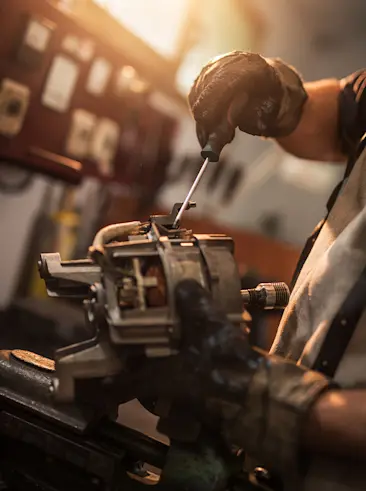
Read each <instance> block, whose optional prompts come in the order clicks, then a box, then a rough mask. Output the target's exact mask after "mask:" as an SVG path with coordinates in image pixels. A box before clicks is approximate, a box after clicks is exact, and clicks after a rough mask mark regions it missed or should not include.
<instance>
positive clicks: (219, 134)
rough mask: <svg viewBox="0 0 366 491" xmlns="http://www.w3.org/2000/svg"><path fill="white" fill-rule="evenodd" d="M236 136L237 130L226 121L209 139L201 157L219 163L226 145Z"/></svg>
mask: <svg viewBox="0 0 366 491" xmlns="http://www.w3.org/2000/svg"><path fill="white" fill-rule="evenodd" d="M234 135H235V128H233V126H231V125H230V123H229V122H228V121H227V119H225V120H224V121H223V122H222V123H221V124H220V125H219V126H218V127H217V128H216V130H215V131H214V132H213V133H211V134H210V135H209V137H208V140H207V143H206V145H205V146H204V147H203V149H202V151H201V156H202V158H204V159H207V158H208V160H209V161H210V162H218V161H219V158H220V154H221V152H222V149H223V148H224V146H225V145H227V144H228V143H230V142H231V141H232V139H233V138H234Z"/></svg>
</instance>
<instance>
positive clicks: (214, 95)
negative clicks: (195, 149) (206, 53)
mask: <svg viewBox="0 0 366 491" xmlns="http://www.w3.org/2000/svg"><path fill="white" fill-rule="evenodd" d="M306 99H307V94H306V91H305V89H304V86H303V83H302V81H301V78H300V76H299V75H298V74H297V73H296V71H295V70H294V69H293V68H291V67H290V66H289V65H287V64H285V63H284V62H282V61H281V60H278V59H270V58H263V57H262V56H260V55H258V54H255V53H246V52H244V51H233V52H232V53H228V54H226V55H223V56H221V57H218V58H215V59H213V60H212V61H210V62H209V63H208V64H207V65H206V66H204V67H203V69H202V70H201V73H200V74H199V76H198V77H197V79H196V81H195V82H194V84H193V87H192V89H191V91H190V94H189V97H188V100H189V105H190V107H191V110H192V113H193V116H194V119H195V120H196V130H197V136H198V140H199V142H200V144H201V146H202V147H203V146H204V145H205V144H206V143H207V139H208V135H209V134H211V133H213V132H215V131H217V128H227V130H226V131H227V138H226V140H227V143H230V141H231V140H232V139H233V138H234V128H236V127H239V129H240V130H241V131H244V132H246V133H250V134H252V135H259V136H264V137H281V136H287V135H289V134H290V133H292V131H293V130H294V129H295V128H296V126H297V124H298V123H299V121H300V118H301V113H302V108H303V105H304V103H305V101H306ZM227 123H229V124H227ZM221 138H222V136H221Z"/></svg>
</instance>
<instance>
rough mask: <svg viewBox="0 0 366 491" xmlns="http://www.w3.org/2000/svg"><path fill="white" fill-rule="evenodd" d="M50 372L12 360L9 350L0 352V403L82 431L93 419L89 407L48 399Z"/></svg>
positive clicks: (50, 383) (94, 412)
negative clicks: (57, 402) (58, 402)
mask: <svg viewBox="0 0 366 491" xmlns="http://www.w3.org/2000/svg"><path fill="white" fill-rule="evenodd" d="M52 381H53V373H48V372H45V371H43V370H41V369H38V368H36V367H32V366H30V365H28V364H26V363H23V362H21V361H19V360H17V359H15V358H14V357H13V356H12V354H11V352H10V351H0V398H1V400H2V404H3V403H8V404H11V405H14V404H15V405H17V406H18V407H20V408H22V409H26V410H28V411H33V412H34V413H36V414H39V415H41V416H42V417H44V418H45V419H46V420H49V421H52V422H53V423H56V424H57V425H63V426H67V427H70V428H72V429H73V430H74V431H76V432H80V433H82V432H83V431H84V430H85V429H86V427H87V426H88V425H89V424H90V423H91V422H92V421H93V420H94V419H95V417H96V411H95V410H94V408H93V407H91V406H88V407H84V406H83V407H81V406H78V405H75V404H72V405H71V404H70V405H69V404H62V406H59V407H58V406H57V404H56V403H55V402H54V401H53V400H52V397H51V396H52V393H51V390H50V389H51V387H52Z"/></svg>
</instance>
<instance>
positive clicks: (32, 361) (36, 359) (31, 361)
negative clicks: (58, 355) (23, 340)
mask: <svg viewBox="0 0 366 491" xmlns="http://www.w3.org/2000/svg"><path fill="white" fill-rule="evenodd" d="M11 356H14V357H15V358H16V359H17V360H19V361H22V362H24V363H27V364H28V365H32V366H34V367H36V368H41V369H42V370H46V371H47V372H54V371H55V362H54V360H50V359H49V358H45V357H44V356H41V355H37V353H32V351H25V350H21V349H16V350H12V351H11Z"/></svg>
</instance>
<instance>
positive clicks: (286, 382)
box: [207, 356, 334, 476]
mask: <svg viewBox="0 0 366 491" xmlns="http://www.w3.org/2000/svg"><path fill="white" fill-rule="evenodd" d="M330 388H334V386H333V385H332V384H331V382H330V381H329V380H328V379H327V378H326V377H324V376H323V375H322V374H320V373H317V372H314V371H309V370H305V369H304V368H302V367H300V366H298V365H296V364H294V363H292V362H289V361H286V360H284V359H281V358H278V357H275V356H266V357H262V359H261V360H260V362H259V363H258V365H257V367H256V369H255V370H254V372H253V376H252V378H251V380H250V383H249V385H248V388H247V391H246V395H245V399H244V401H243V403H242V404H240V403H234V402H232V401H228V400H223V399H221V400H218V399H211V400H209V401H207V408H208V411H211V412H214V413H216V414H217V415H218V417H219V418H220V429H221V434H222V436H223V438H224V439H225V441H226V442H227V443H228V444H230V445H236V446H238V447H241V448H243V449H244V451H245V452H246V453H247V454H248V455H250V457H252V458H254V459H255V460H257V461H258V463H259V464H260V465H263V466H268V468H271V469H274V470H276V471H278V472H279V473H281V474H282V473H286V474H287V475H288V476H289V474H291V472H294V475H296V472H297V470H298V464H299V461H300V459H299V457H300V449H301V439H302V431H303V428H304V421H305V418H306V416H307V414H308V411H309V410H310V409H311V407H312V405H313V404H314V403H315V401H316V400H317V399H318V397H319V396H320V395H322V394H323V393H324V392H325V391H327V390H329V389H330Z"/></svg>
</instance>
